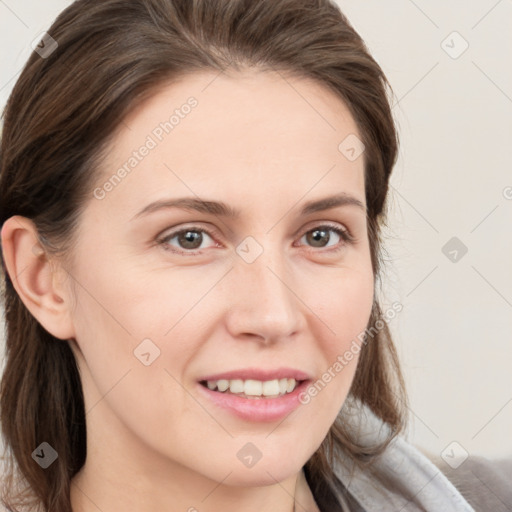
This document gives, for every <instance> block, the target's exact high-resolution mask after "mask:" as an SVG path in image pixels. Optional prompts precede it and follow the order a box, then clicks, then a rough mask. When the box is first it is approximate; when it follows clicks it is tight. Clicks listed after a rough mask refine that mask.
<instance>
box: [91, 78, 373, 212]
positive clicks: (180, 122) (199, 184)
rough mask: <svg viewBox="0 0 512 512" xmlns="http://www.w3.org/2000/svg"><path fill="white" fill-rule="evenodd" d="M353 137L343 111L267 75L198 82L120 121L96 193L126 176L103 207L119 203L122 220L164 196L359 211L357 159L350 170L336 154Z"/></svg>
mask: <svg viewBox="0 0 512 512" xmlns="http://www.w3.org/2000/svg"><path fill="white" fill-rule="evenodd" d="M350 136H351V137H354V136H357V137H358V138H361V136H360V134H359V131H358V127H357V125H356V123H355V121H354V119H353V118H352V116H351V114H350V111H349V109H348V108H347V106H346V105H345V104H344V102H343V101H342V100H341V99H340V98H339V97H338V96H337V95H336V94H335V93H334V92H332V91H330V90H329V89H327V88H326V87H325V86H324V85H322V84H319V83H317V82H316V81H313V80H310V79H305V78H298V77H292V76H290V75H289V74H284V73H280V72H270V71H265V72H261V71H260V72H255V71H246V72H243V73H236V74H230V75H226V74H223V73H221V74H219V73H214V72H201V73H195V74H191V75H187V76H184V77H182V78H181V79H180V80H178V81H175V82H173V83H169V84H168V85H166V86H164V87H162V88H161V89H160V90H159V91H158V92H157V93H156V94H155V95H153V96H152V97H151V98H149V99H148V100H146V101H145V102H143V103H142V104H141V105H139V106H138V107H137V109H135V110H133V111H132V112H131V113H130V114H129V115H128V116H127V117H126V118H125V119H124V122H123V123H122V124H121V125H120V127H119V131H118V133H117V134H116V136H115V138H114V142H113V144H112V146H111V148H110V150H109V151H108V156H107V158H106V160H105V162H104V165H103V169H102V180H101V181H100V183H99V185H100V186H101V185H102V184H103V183H105V182H106V180H108V179H109V177H111V176H112V175H113V174H115V173H116V172H117V171H118V170H119V169H120V168H124V169H125V171H127V172H123V173H121V174H123V178H122V180H121V181H120V182H118V183H116V184H115V185H114V186H113V187H109V189H110V190H109V193H108V196H107V198H108V203H109V206H110V207H114V205H115V204H116V202H118V201H121V200H122V202H123V205H124V206H123V208H125V209H127V213H129V212H128V210H129V205H134V207H135V206H139V205H140V202H141V201H149V200H154V199H158V197H159V196H161V195H162V194H163V193H164V192H167V193H169V194H170V195H175V196H178V195H184V194H186V195H194V194H195V195H198V196H202V195H204V196H208V197H211V196H216V197H217V198H219V199H221V200H224V201H225V202H228V203H231V204H233V201H235V200H236V198H237V197H238V198H239V200H238V201H237V203H238V204H243V203H244V201H245V202H250V201H251V199H253V198H254V199H258V198H259V199H261V195H262V193H265V195H266V197H267V199H268V201H272V199H275V200H277V201H278V202H279V199H280V196H279V194H281V193H282V192H283V191H287V193H289V194H290V196H293V197H294V199H295V200H299V199H300V197H301V196H304V194H307V193H308V191H311V193H312V196H311V197H309V199H311V198H313V196H315V195H317V196H318V195H319V194H324V195H325V193H326V192H328V193H334V192H347V193H352V194H358V197H359V198H360V199H361V200H362V202H364V154H363V155H361V157H360V158H357V159H356V160H353V161H351V160H349V159H347V158H346V156H345V155H344V154H343V153H342V152H341V151H340V149H339V146H340V143H341V142H342V141H343V140H345V139H346V138H347V137H350ZM144 147H145V148H146V149H144V150H143V148H144ZM142 150H143V151H142ZM135 153H137V156H135ZM141 153H144V155H142V156H141ZM116 181H117V180H116ZM316 192H317V193H316ZM220 194H222V197H220ZM273 194H275V195H274V196H273ZM107 198H106V199H107ZM230 198H231V199H230ZM106 202H107V201H105V203H106ZM103 206H106V204H104V205H103ZM234 206H235V205H234ZM116 207H119V205H117V206H116ZM132 210H133V208H132ZM132 210H130V211H132Z"/></svg>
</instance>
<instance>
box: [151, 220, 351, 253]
mask: <svg viewBox="0 0 512 512" xmlns="http://www.w3.org/2000/svg"><path fill="white" fill-rule="evenodd" d="M323 228H327V231H333V232H335V233H336V234H337V235H339V236H340V237H341V239H342V240H343V242H344V243H340V245H339V246H338V247H336V248H335V249H327V250H326V251H320V252H327V253H331V254H332V253H337V252H338V251H341V250H342V249H343V248H344V247H345V245H347V244H353V243H354V242H355V241H356V239H355V238H354V237H353V236H352V234H351V233H350V232H349V231H348V230H347V229H344V228H340V227H339V226H336V225H331V224H319V225H318V226H315V227H314V228H312V229H308V230H307V231H305V232H304V233H302V235H301V236H300V238H302V237H303V236H304V235H306V234H307V233H310V232H312V231H316V230H321V229H323ZM188 231H193V232H200V233H206V234H207V235H208V236H209V237H210V238H212V240H213V239H214V238H215V237H214V235H213V233H212V232H211V231H210V230H208V229H205V228H202V227H199V226H190V227H187V228H184V229H180V230H178V231H173V232H172V233H169V234H167V235H166V236H164V237H161V238H158V239H157V240H156V242H157V244H158V245H160V246H162V248H163V249H164V250H166V251H170V252H173V253H175V254H181V255H183V256H195V255H196V254H201V252H193V251H188V250H187V251H186V250H176V249H170V248H169V247H170V246H169V245H168V242H169V241H170V240H172V239H173V238H174V237H176V236H177V235H180V234H182V233H187V232H188ZM312 249H314V248H312Z"/></svg>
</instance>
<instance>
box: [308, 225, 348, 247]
mask: <svg viewBox="0 0 512 512" xmlns="http://www.w3.org/2000/svg"><path fill="white" fill-rule="evenodd" d="M332 233H335V235H336V236H334V237H333V236H332ZM303 238H305V239H306V243H307V245H309V246H310V247H316V248H320V249H321V248H325V247H336V246H338V247H337V249H341V248H343V247H344V246H345V244H346V243H350V242H352V241H353V238H352V236H351V235H350V233H349V232H348V231H347V230H345V229H342V228H340V227H338V226H330V225H323V226H317V227H315V228H313V229H310V230H309V231H307V232H306V233H305V234H304V235H303ZM336 238H338V239H341V240H343V243H342V244H341V245H339V240H338V241H336ZM333 239H334V243H333V244H331V245H329V242H331V240H333ZM337 249H333V250H334V251H336V250H337Z"/></svg>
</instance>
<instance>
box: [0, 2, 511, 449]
mask: <svg viewBox="0 0 512 512" xmlns="http://www.w3.org/2000/svg"><path fill="white" fill-rule="evenodd" d="M338 3H339V5H340V6H341V8H342V10H343V11H344V13H345V14H346V15H347V17H348V19H349V20H350V21H351V22H352V24H353V25H354V27H355V28H356V30H357V31H358V32H359V33H360V34H361V36H362V37H363V39H364V40H365V41H366V43H367V45H368V47H369V49H370V51H371V53H372V54H373V55H374V57H375V58H376V60H377V61H378V62H379V64H380V65H381V66H382V68H383V69H384V72H385V73H386V75H387V77H388V79H389V81H390V82H391V85H392V87H393V89H394V92H395V95H396V100H397V101H398V103H397V104H395V106H394V108H393V111H394V113H395V116H396V120H397V123H398V126H399V131H400V138H401V150H400V158H399V161H398V163H397V166H396V167H395V170H394V174H393V176H392V179H391V185H392V186H391V197H390V203H389V204H390V217H389V228H388V229H386V231H385V232H386V238H387V242H386V244H387V258H386V260H387V263H386V266H385V272H384V274H385V275H384V277H383V282H384V294H383V302H384V309H386V304H388V305H391V304H392V303H393V302H395V301H399V302H400V303H401V304H402V305H403V310H402V311H401V312H400V313H399V315H398V316H397V317H396V318H395V319H393V320H392V321H391V322H390V327H391V330H392V333H393V335H394V338H395V342H396V344H397V346H398V350H399V354H400V357H401V361H402V366H403V369H404V372H405V375H406V379H407V384H408V389H409V396H410V417H411V425H410V430H409V433H408V439H409V440H410V441H411V442H413V443H414V444H416V445H418V446H420V447H423V448H425V449H427V450H429V451H431V452H433V453H434V454H437V455H441V454H442V453H444V454H445V455H446V453H450V450H451V449H452V448H454V447H455V452H456V455H461V454H462V453H463V452H462V450H465V451H466V452H468V454H470V455H471V454H475V455H484V456H488V457H492V458H496V457H504V456H511V455H512V439H511V432H512V372H511V370H510V366H511V363H512V348H511V346H512V343H511V342H512V257H511V256H512V237H511V234H512V229H511V228H512V222H511V221H512V165H511V163H512V162H511V160H512V157H511V152H510V147H511V139H512V67H511V65H510V61H511V59H510V57H511V49H512V3H511V2H510V1H498V2H496V0H490V1H483V0H480V1H474V2H462V1H461V0H458V1H452V2H450V5H448V4H447V3H446V2H443V1H441V0H430V1H428V2H427V1H426V0H423V1H421V2H420V1H419V0H417V1H415V2H413V1H412V0H409V1H406V0H400V1H399V0H393V1H392V2H391V1H390V2H381V1H377V0H366V1H365V2H361V1H357V0H351V1H340V2H338ZM69 4H70V2H69V1H64V0H60V1H59V0H47V1H45V2H36V1H35V0H30V1H29V0H24V1H23V2H14V1H13V0H5V1H3V2H0V40H1V42H2V44H1V45H0V62H1V66H0V69H1V74H0V109H2V108H3V106H4V104H5V102H6V100H7V97H8V95H9V93H10V91H11V88H12V87H13V85H14V83H15V81H16V79H17V77H18V75H19V72H20V70H21V68H22V66H23V65H24V63H25V61H26V59H27V58H28V56H29V54H30V52H31V47H30V44H31V42H32V41H33V40H34V39H35V38H36V37H37V36H38V35H39V34H40V33H41V32H43V31H45V30H46V29H48V28H49V26H50V24H51V22H52V20H53V19H54V18H55V16H56V15H57V14H58V13H59V12H60V11H61V10H62V9H63V8H65V7H66V6H67V5H69ZM454 31H456V32H458V34H459V35H457V34H455V35H454V34H453V32H454ZM443 41H444V43H443ZM464 41H466V42H467V43H465V42H464ZM466 44H468V45H469V46H468V48H467V49H466V50H465V51H464V52H463V53H461V54H460V55H458V54H459V53H460V52H461V50H462V49H463V48H464V47H465V45H466ZM453 237H456V240H452V241H451V242H450V244H449V245H448V246H446V247H445V244H447V243H448V242H449V241H450V240H451V239H452V238H453ZM462 244H463V245H464V246H465V247H466V248H467V253H466V254H464V255H462V252H463V251H462V250H461V248H463V245H462ZM454 251H457V253H455V252H454ZM453 260H455V261H453ZM0 348H1V347H0ZM453 441H456V442H457V443H458V445H453V444H451V443H452V442H453ZM447 447H448V448H447ZM457 450H458V452H457Z"/></svg>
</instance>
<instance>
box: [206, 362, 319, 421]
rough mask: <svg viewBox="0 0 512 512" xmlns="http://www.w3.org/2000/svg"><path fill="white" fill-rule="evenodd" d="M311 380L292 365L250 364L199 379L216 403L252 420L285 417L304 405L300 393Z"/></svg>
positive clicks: (209, 397)
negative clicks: (267, 366)
mask: <svg viewBox="0 0 512 512" xmlns="http://www.w3.org/2000/svg"><path fill="white" fill-rule="evenodd" d="M311 382H312V377H310V376H309V375H308V374H306V373H304V372H301V371H298V370H294V369H291V368H282V369H277V370H259V369H255V368H252V369H250V368H249V369H245V370H235V371H231V372H226V373H221V374H216V375H209V376H205V377H202V378H201V379H199V380H198V381H197V383H198V391H199V392H200V395H201V396H203V397H204V398H205V399H206V400H208V401H209V402H210V403H212V405H214V406H216V407H219V410H224V411H227V412H228V413H230V414H233V415H235V416H237V417H238V418H239V419H242V420H244V421H249V422H252V423H254V422H271V421H277V420H283V419H284V418H285V417H286V416H288V415H289V414H290V413H291V412H292V411H293V410H295V409H296V408H298V407H299V406H300V405H301V402H300V400H299V398H300V395H301V393H303V392H304V391H305V389H306V388H307V387H308V386H309V384H310V383H311Z"/></svg>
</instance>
